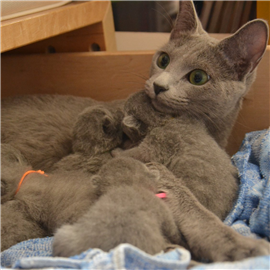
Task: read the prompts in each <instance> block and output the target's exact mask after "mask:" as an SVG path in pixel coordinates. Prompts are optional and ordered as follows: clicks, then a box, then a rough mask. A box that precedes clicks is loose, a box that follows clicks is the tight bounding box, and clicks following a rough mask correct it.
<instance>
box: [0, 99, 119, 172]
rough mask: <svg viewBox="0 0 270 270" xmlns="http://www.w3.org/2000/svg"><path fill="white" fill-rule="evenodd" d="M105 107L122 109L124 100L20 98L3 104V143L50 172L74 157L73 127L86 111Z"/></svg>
mask: <svg viewBox="0 0 270 270" xmlns="http://www.w3.org/2000/svg"><path fill="white" fill-rule="evenodd" d="M98 104H103V105H105V106H108V107H109V108H111V107H112V108H121V107H122V104H123V101H114V102H111V103H104V102H103V103H102V102H97V101H95V100H92V99H90V98H81V97H75V96H60V95H31V96H17V97H10V98H6V99H3V100H2V101H1V142H2V143H9V144H11V145H12V146H14V147H15V148H16V149H18V150H19V151H20V152H21V153H22V154H23V156H24V157H25V158H26V159H27V160H28V162H29V163H30V164H31V166H32V167H33V168H34V169H37V170H40V169H41V170H45V171H49V170H50V169H51V167H52V165H53V164H55V163H56V162H58V161H59V160H60V159H61V158H63V157H65V156H67V155H69V154H71V153H72V152H73V151H72V138H73V134H72V133H73V127H74V124H75V122H76V120H77V117H78V115H79V114H80V113H82V111H83V110H84V109H86V108H87V107H91V106H94V105H98Z"/></svg>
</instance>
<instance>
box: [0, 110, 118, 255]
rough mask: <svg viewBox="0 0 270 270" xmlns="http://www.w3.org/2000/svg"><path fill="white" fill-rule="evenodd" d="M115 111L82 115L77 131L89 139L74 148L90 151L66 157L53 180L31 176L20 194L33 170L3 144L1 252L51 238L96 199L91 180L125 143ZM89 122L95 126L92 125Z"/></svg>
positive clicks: (84, 113) (9, 147)
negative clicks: (17, 190) (36, 240)
mask: <svg viewBox="0 0 270 270" xmlns="http://www.w3.org/2000/svg"><path fill="white" fill-rule="evenodd" d="M111 111H113V112H114V109H113V108H110V109H108V108H106V107H103V106H101V105H99V106H98V107H93V108H92V109H87V110H86V111H84V112H83V114H81V115H80V116H79V117H78V121H77V123H76V128H75V129H74V132H75V133H76V132H77V130H79V132H81V133H82V134H83V135H85V136H81V137H80V136H77V137H76V139H75V141H77V144H75V147H74V148H75V149H76V150H77V148H79V147H77V145H80V143H85V144H87V143H88V145H87V147H88V148H87V147H85V148H84V149H82V148H81V149H80V148H79V149H78V151H79V150H80V151H81V152H76V153H74V154H70V155H69V156H67V157H64V158H63V159H62V160H60V161H59V162H58V163H56V164H55V165H54V168H53V170H52V172H51V173H50V174H49V176H45V175H40V174H38V173H31V174H29V175H27V176H26V178H25V180H24V182H23V184H22V186H21V188H20V190H19V192H18V193H17V194H16V193H15V191H16V189H17V186H18V183H19V181H20V179H21V177H22V176H23V174H24V173H25V172H26V171H28V170H32V167H31V166H30V165H29V163H28V162H27V160H26V159H25V158H24V157H23V155H22V154H21V152H20V151H19V150H17V149H15V148H14V147H13V146H11V145H9V144H2V145H1V165H2V168H1V187H2V190H1V192H2V194H1V195H2V197H1V203H2V207H1V209H2V211H1V212H2V213H1V214H2V216H1V218H2V222H1V249H2V250H4V249H7V248H9V247H10V246H12V245H14V244H17V243H18V242H20V241H23V240H27V239H30V238H33V237H43V236H48V235H52V234H53V232H54V231H55V230H56V229H57V228H59V227H60V226H61V225H63V224H65V223H69V224H72V223H73V222H74V221H76V220H77V219H78V218H79V217H80V216H82V215H83V214H84V213H85V212H86V211H87V210H88V209H89V207H90V206H91V205H92V204H93V202H94V201H95V200H96V199H97V198H98V196H97V194H96V191H95V190H94V189H93V187H92V182H91V180H90V178H91V176H92V175H93V174H94V173H96V172H97V171H98V170H99V168H100V167H101V166H102V164H103V163H105V162H107V161H108V160H110V159H111V155H110V153H109V152H110V150H112V149H113V148H114V147H115V146H117V145H119V143H120V142H121V138H122V132H121V129H119V125H120V123H121V119H122V118H121V115H122V114H121V113H118V110H117V113H114V114H112V113H111ZM89 117H91V118H92V120H93V119H95V121H91V122H90V123H88V120H89ZM108 118H109V119H108ZM103 119H105V123H104V121H103ZM104 124H105V125H106V126H105V128H104ZM88 128H90V131H89V130H88ZM91 128H92V129H91ZM83 130H85V132H84V133H83ZM88 131H89V132H91V131H93V132H91V136H90V135H89V136H87V135H88ZM94 136H96V137H97V138H96V140H95V138H94ZM90 145H92V147H90ZM93 150H94V151H93ZM88 151H89V155H86V154H87V153H88ZM99 151H100V152H99ZM75 183H76V184H75ZM10 213H11V214H10Z"/></svg>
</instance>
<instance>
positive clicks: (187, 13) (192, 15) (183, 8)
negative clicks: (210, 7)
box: [170, 1, 204, 39]
mask: <svg viewBox="0 0 270 270" xmlns="http://www.w3.org/2000/svg"><path fill="white" fill-rule="evenodd" d="M196 31H197V32H198V33H203V32H204V30H203V28H202V25H201V22H200V20H199V18H198V16H197V13H196V10H195V7H194V5H193V2H192V1H179V12H178V15H177V18H176V21H175V26H174V28H173V30H172V32H171V36H170V39H176V38H179V37H180V36H181V35H182V34H192V33H195V32H196Z"/></svg>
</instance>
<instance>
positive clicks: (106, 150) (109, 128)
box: [49, 104, 124, 174]
mask: <svg viewBox="0 0 270 270" xmlns="http://www.w3.org/2000/svg"><path fill="white" fill-rule="evenodd" d="M123 116H124V114H123V111H122V110H121V109H119V108H114V107H109V106H107V105H101V104H99V105H93V106H90V107H88V108H86V109H84V110H83V111H82V113H80V114H79V115H78V117H77V119H76V121H75V124H74V127H73V130H72V152H73V153H72V154H69V155H68V156H65V157H63V158H62V159H61V160H60V161H58V162H57V163H55V164H53V165H52V167H51V169H50V170H49V171H57V170H58V171H59V170H64V171H74V170H82V171H85V172H88V173H92V174H95V173H97V172H98V170H99V169H100V167H101V166H102V165H103V164H105V163H106V162H108V161H109V160H110V159H111V158H112V156H111V154H110V150H112V149H114V148H116V147H119V146H120V145H121V144H122V141H123V132H122V128H121V122H122V119H123ZM90 157H91V158H90Z"/></svg>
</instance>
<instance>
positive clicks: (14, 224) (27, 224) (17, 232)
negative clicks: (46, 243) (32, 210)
mask: <svg viewBox="0 0 270 270" xmlns="http://www.w3.org/2000/svg"><path fill="white" fill-rule="evenodd" d="M46 235H47V234H46V232H45V230H43V229H42V228H41V227H40V226H39V225H38V224H37V223H36V222H35V221H33V220H32V219H31V218H30V217H29V216H28V214H27V213H26V212H25V209H24V207H23V205H22V204H21V202H20V201H16V200H12V201H8V202H6V203H5V204H2V205H1V251H3V250H5V249H8V248H10V247H11V246H13V245H15V244H17V243H19V242H21V241H25V240H28V239H32V238H39V237H45V236H46Z"/></svg>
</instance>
